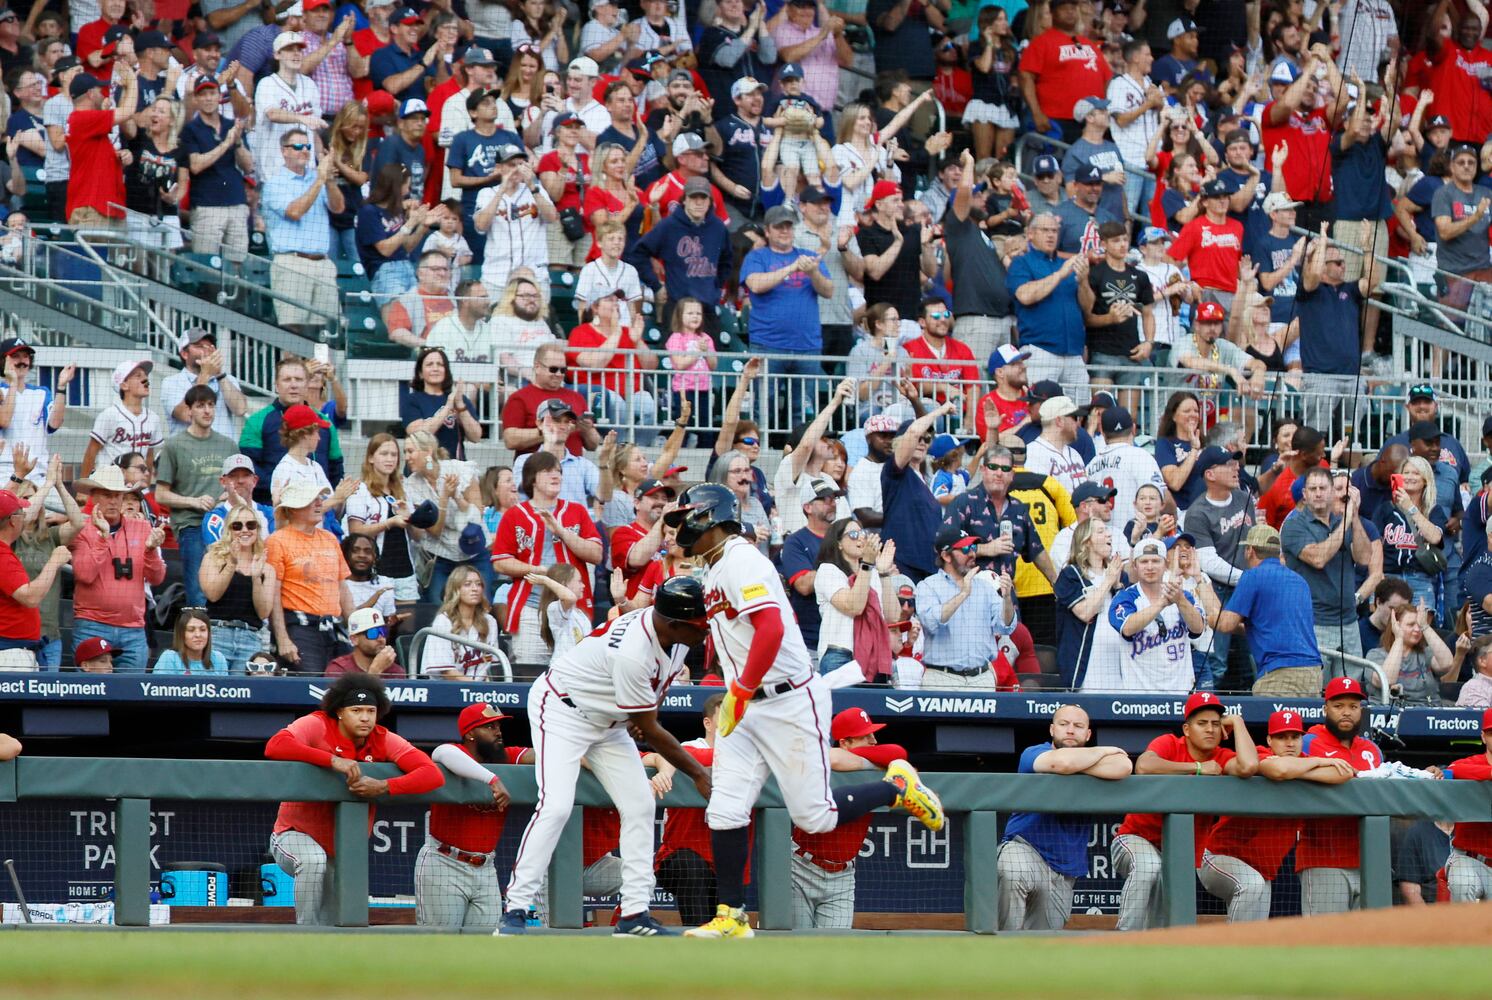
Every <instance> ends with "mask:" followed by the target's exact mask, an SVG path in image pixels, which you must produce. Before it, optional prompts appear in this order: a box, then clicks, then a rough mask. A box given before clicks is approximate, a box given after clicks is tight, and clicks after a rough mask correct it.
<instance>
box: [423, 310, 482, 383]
mask: <svg viewBox="0 0 1492 1000" xmlns="http://www.w3.org/2000/svg"><path fill="white" fill-rule="evenodd" d="M487 329H488V328H487V321H486V320H484V319H479V320H477V322H476V324H475V325H474V326H472V327H469V328H468V327H466V326H463V325H462V323H461V317H460V316H458V315H457V314H456V313H455V312H451V313H447V314H446V315H444V316H442V317H441V318H440V319H438V320H436V322H435V325H434V326H433V327H431V328H430V336H428V337H426V338H425V346H426V347H439V348H440V349H441V350H443V351H445V352H446V357H448V358H450V359H451V377H452V378H455V379H458V380H460V381H462V382H477V383H479V384H482V385H488V384H491V383H494V382H496V381H497V379H498V375H499V374H500V373H499V372H498V369H497V363H496V356H495V353H494V351H493V348H492V337H491V336H490V335H489V334H488V332H487Z"/></svg>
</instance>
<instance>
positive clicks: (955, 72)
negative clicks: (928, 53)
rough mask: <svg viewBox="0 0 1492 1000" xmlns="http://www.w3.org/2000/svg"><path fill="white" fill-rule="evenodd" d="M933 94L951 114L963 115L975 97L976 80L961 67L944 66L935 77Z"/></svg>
mask: <svg viewBox="0 0 1492 1000" xmlns="http://www.w3.org/2000/svg"><path fill="white" fill-rule="evenodd" d="M933 93H935V94H937V95H938V101H939V102H940V103H941V104H942V105H943V107H944V108H946V109H948V112H949V114H954V115H962V114H963V113H964V108H966V107H968V106H969V101H971V100H972V99H973V97H974V78H973V77H972V76H971V75H969V71H968V70H966V69H963V68H962V67H959V66H943V67H940V68H939V69H938V75H937V76H935V77H933Z"/></svg>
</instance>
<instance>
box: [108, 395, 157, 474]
mask: <svg viewBox="0 0 1492 1000" xmlns="http://www.w3.org/2000/svg"><path fill="white" fill-rule="evenodd" d="M93 440H95V441H97V442H98V443H99V445H100V446H102V448H103V450H102V451H100V452H99V456H98V459H97V460H96V462H97V465H113V464H114V461H115V460H116V459H118V458H119V457H120V456H121V455H128V454H129V453H130V452H132V451H138V452H140V454H142V455H143V454H145V453H146V452H148V451H150V449H152V448H159V447H160V446H161V443H162V442H163V441H164V440H165V438H164V437H163V436H162V435H161V421H160V418H158V417H157V416H156V415H155V413H153V412H152V411H151V410H150V408H149V407H145V406H142V407H141V408H140V412H139V413H131V412H130V411H129V409H128V408H127V407H126V406H125V405H124V401H123V400H119V399H116V400H115V401H114V404H113V405H112V406H109V407H107V408H106V409H104V410H101V411H100V412H99V415H98V416H96V417H94V418H93Z"/></svg>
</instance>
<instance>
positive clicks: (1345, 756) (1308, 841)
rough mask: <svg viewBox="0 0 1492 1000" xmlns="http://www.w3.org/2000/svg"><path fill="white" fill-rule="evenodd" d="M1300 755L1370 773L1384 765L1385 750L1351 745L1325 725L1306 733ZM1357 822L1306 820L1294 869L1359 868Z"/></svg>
mask: <svg viewBox="0 0 1492 1000" xmlns="http://www.w3.org/2000/svg"><path fill="white" fill-rule="evenodd" d="M1300 752H1301V753H1302V754H1303V755H1305V756H1307V757H1335V758H1337V759H1339V760H1345V761H1346V762H1347V763H1349V764H1351V765H1352V766H1353V767H1354V768H1356V769H1357V770H1359V771H1371V770H1372V769H1373V768H1375V767H1377V766H1378V765H1379V764H1382V763H1383V751H1382V750H1379V749H1378V746H1377V744H1375V743H1374V742H1373V741H1372V740H1365V739H1363V738H1362V737H1361V736H1356V737H1353V739H1352V745H1351V746H1345V747H1344V746H1342V743H1341V741H1340V740H1338V739H1337V738H1336V737H1335V736H1333V735H1332V733H1331V731H1330V730H1329V729H1327V728H1326V727H1325V726H1323V725H1320V724H1317V725H1314V726H1312V727H1311V728H1310V729H1309V730H1307V731H1306V736H1305V742H1304V743H1303V744H1302V745H1301V748H1300ZM1358 847H1359V845H1358V840H1357V820H1356V819H1355V818H1353V817H1351V816H1346V817H1342V818H1340V819H1338V818H1330V819H1327V818H1320V819H1307V820H1303V821H1301V824H1300V846H1299V847H1297V848H1296V849H1295V870H1296V871H1298V872H1303V871H1305V870H1306V869H1307V868H1356V867H1357V866H1358V864H1359V863H1360V859H1359V856H1358Z"/></svg>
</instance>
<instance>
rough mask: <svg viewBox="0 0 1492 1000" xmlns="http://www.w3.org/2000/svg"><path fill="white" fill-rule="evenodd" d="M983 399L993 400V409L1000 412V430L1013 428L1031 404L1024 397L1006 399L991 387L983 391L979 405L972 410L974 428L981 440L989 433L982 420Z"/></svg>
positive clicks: (1024, 415)
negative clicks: (987, 390) (985, 391)
mask: <svg viewBox="0 0 1492 1000" xmlns="http://www.w3.org/2000/svg"><path fill="white" fill-rule="evenodd" d="M985 400H994V403H995V409H996V410H998V411H999V413H1000V426H999V430H1001V431H1008V430H1013V429H1014V428H1015V425H1016V424H1018V423H1020V422H1021V421H1022V420H1024V419H1025V417H1026V414H1027V413H1028V412H1029V411H1030V408H1031V404H1030V403H1027V402H1026V401H1025V400H1024V399H1006V398H1005V397H1004V396H1001V395H1000V394H999V392H997V391H996V390H994V389H991V390H990V391H989V392H987V393H985V395H984V398H983V399H981V400H980V401H979V406H978V407H976V408H975V410H974V430H975V433H977V434H978V435H979V439H980V440H981V441H982V440H984V438H985V437H987V436H988V435H989V427H988V425H986V424H985V422H984V403H985Z"/></svg>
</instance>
